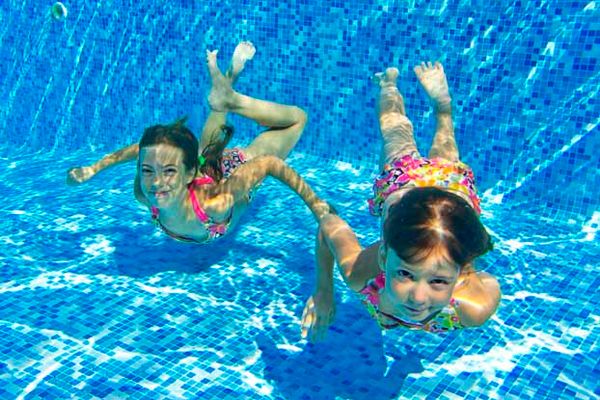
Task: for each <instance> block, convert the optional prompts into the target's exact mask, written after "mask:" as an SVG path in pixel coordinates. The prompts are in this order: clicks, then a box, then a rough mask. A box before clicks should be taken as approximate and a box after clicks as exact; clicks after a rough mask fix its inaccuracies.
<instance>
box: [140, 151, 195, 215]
mask: <svg viewBox="0 0 600 400" xmlns="http://www.w3.org/2000/svg"><path fill="white" fill-rule="evenodd" d="M138 174H139V177H140V186H141V189H142V193H143V194H144V196H145V197H146V198H147V199H148V201H149V202H150V203H151V204H152V205H153V206H155V207H158V208H161V209H166V208H170V207H178V206H180V205H181V203H182V202H183V201H184V199H185V198H186V194H187V186H188V184H189V183H190V182H191V181H192V179H194V173H193V171H187V169H186V168H185V165H184V164H183V151H181V149H179V148H177V147H174V146H170V145H168V144H157V145H152V146H147V147H143V148H141V149H140V154H139V164H138Z"/></svg>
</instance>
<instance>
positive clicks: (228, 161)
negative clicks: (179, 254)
mask: <svg viewBox="0 0 600 400" xmlns="http://www.w3.org/2000/svg"><path fill="white" fill-rule="evenodd" d="M246 161H247V160H246V157H245V156H244V153H243V152H242V150H240V149H226V150H225V151H224V152H223V158H222V161H221V169H222V171H223V179H227V178H229V176H231V174H233V171H234V170H235V169H236V168H237V167H239V166H240V165H242V164H244V163H246ZM210 183H214V180H213V178H211V177H210V176H203V177H200V178H196V179H194V180H193V181H192V183H191V184H190V186H189V187H188V193H189V196H190V202H191V203H192V208H193V209H194V213H195V214H196V217H198V219H199V220H200V221H201V222H202V223H203V224H204V227H205V229H206V231H207V232H208V238H207V239H206V240H205V241H198V240H196V239H194V238H190V237H187V236H183V235H179V234H177V233H175V232H172V231H170V230H169V229H167V227H165V226H164V225H163V224H162V223H161V222H160V220H159V218H158V214H159V210H158V208H156V207H152V208H151V210H152V220H153V221H154V223H155V224H156V225H157V226H158V227H159V228H160V229H161V230H162V231H163V232H164V233H166V234H167V235H169V236H171V237H172V238H173V239H175V240H178V241H180V242H185V243H206V242H209V241H211V240H214V239H217V238H219V237H221V236H223V235H225V233H227V229H228V228H229V223H230V222H231V217H232V215H233V209H232V210H231V213H230V214H229V216H228V217H227V218H226V219H225V221H223V222H216V221H215V220H213V219H212V218H211V217H210V216H209V215H208V214H206V212H205V211H204V209H203V208H202V207H201V206H200V203H199V202H198V199H197V198H196V193H195V192H194V188H196V187H198V186H201V185H206V184H210ZM249 197H250V196H249Z"/></svg>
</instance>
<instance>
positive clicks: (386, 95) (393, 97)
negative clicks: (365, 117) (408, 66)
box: [373, 67, 406, 115]
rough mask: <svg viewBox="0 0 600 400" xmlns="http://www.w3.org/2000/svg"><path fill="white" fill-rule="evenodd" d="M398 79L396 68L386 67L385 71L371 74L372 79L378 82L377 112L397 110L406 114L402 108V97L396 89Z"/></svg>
mask: <svg viewBox="0 0 600 400" xmlns="http://www.w3.org/2000/svg"><path fill="white" fill-rule="evenodd" d="M397 80H398V69H397V68H394V67H392V68H387V69H386V70H385V72H378V73H376V74H375V75H374V76H373V81H375V82H376V83H378V84H379V86H380V87H381V91H380V92H379V104H378V107H379V114H380V115H382V114H384V113H388V112H399V113H400V114H402V115H406V111H405V110H404V99H403V98H402V94H400V91H399V90H398V86H397V83H396V81H397Z"/></svg>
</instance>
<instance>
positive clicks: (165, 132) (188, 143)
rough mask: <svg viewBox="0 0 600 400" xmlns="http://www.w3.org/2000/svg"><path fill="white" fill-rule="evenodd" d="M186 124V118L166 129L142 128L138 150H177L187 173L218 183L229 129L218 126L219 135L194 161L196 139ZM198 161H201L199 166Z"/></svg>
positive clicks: (230, 129)
mask: <svg viewBox="0 0 600 400" xmlns="http://www.w3.org/2000/svg"><path fill="white" fill-rule="evenodd" d="M186 121H187V117H183V118H180V119H178V120H177V121H175V122H174V123H172V124H169V125H154V126H151V127H149V128H146V129H145V130H144V134H143V135H142V138H141V139H140V142H139V148H140V150H141V149H142V148H144V147H148V146H153V145H157V144H168V145H170V146H173V147H176V148H178V149H181V151H182V152H183V165H185V167H186V169H187V170H188V171H194V174H195V175H196V174H197V173H198V172H200V173H201V174H203V175H209V176H210V177H212V178H213V179H214V180H215V181H216V182H219V181H220V180H221V179H222V178H223V171H222V170H221V160H222V158H223V150H225V146H227V143H229V140H230V139H231V136H232V135H233V127H231V126H229V125H223V126H221V128H220V132H219V133H218V134H217V133H215V134H213V141H211V142H210V143H209V144H208V146H206V147H205V148H204V149H203V150H202V154H201V156H200V157H198V147H199V144H198V139H196V137H195V136H194V134H193V133H192V131H191V130H190V129H189V128H188V127H187V126H186V125H185V123H186ZM199 160H202V163H200V161H199Z"/></svg>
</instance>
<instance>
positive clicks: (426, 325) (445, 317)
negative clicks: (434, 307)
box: [359, 272, 464, 333]
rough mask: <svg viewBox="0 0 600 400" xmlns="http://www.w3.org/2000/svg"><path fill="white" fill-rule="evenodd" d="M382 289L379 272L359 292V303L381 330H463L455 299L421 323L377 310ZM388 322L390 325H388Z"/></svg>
mask: <svg viewBox="0 0 600 400" xmlns="http://www.w3.org/2000/svg"><path fill="white" fill-rule="evenodd" d="M384 287H385V275H384V273H383V272H380V273H379V274H378V275H377V276H376V277H375V278H373V279H371V280H370V281H369V282H367V284H366V285H365V287H364V288H363V289H362V290H361V291H360V292H359V296H360V300H361V302H362V303H363V304H364V305H365V307H367V311H369V314H370V315H371V316H372V317H373V318H374V319H375V320H376V321H377V324H378V325H379V327H380V328H381V329H392V328H397V327H400V326H401V327H403V328H407V329H411V330H423V331H426V332H432V333H439V332H447V331H453V330H456V329H462V328H464V326H463V325H462V324H461V323H460V318H459V316H458V312H457V311H456V307H458V301H456V300H455V299H450V304H448V305H447V306H446V307H444V308H443V309H442V310H441V311H439V312H437V313H436V314H434V315H432V316H430V317H428V318H427V319H426V320H425V321H422V322H416V321H410V320H406V319H403V318H400V317H397V316H395V315H391V314H387V313H385V312H383V311H381V310H380V309H379V300H380V297H379V295H380V292H381V290H382V289H383V288H384ZM390 320H391V321H392V323H389V321H390Z"/></svg>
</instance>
